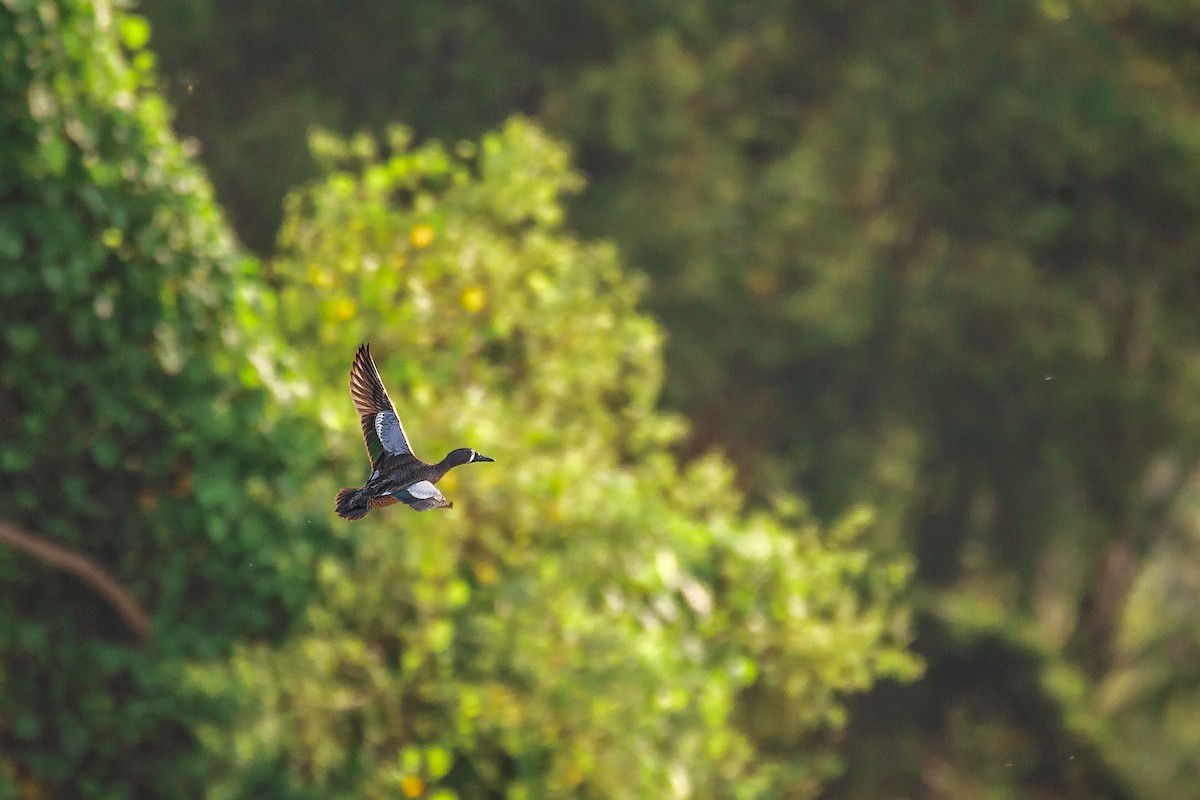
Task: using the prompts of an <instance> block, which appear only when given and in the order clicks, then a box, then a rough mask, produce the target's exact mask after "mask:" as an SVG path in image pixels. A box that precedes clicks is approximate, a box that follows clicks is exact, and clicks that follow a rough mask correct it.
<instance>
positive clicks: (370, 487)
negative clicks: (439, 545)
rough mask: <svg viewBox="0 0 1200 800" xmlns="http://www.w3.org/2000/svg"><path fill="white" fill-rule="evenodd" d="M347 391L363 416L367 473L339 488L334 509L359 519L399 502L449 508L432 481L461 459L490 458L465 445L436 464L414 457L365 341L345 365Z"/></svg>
mask: <svg viewBox="0 0 1200 800" xmlns="http://www.w3.org/2000/svg"><path fill="white" fill-rule="evenodd" d="M350 397H351V398H353V400H354V407H355V408H356V409H357V410H358V414H359V416H360V417H361V418H362V429H363V440H364V441H365V442H366V444H367V455H368V456H369V457H370V459H371V477H370V478H369V479H367V484H366V486H363V487H362V488H361V489H342V490H341V491H340V492H338V494H337V505H336V510H337V513H338V516H340V517H344V518H345V519H361V518H362V517H365V516H366V515H367V512H368V511H372V510H374V509H376V508H383V507H384V506H390V505H393V504H395V503H404V504H405V505H407V506H408V507H409V508H412V509H414V510H415V511H429V510H430V509H434V508H450V507H451V506H453V505H454V504H453V503H451V502H450V501H449V500H447V499H446V498H445V496H444V495H443V494H442V493H441V492H440V491H438V488H437V487H436V486H434V484H435V483H437V482H438V481H440V480H441V479H442V478H443V477H444V476H445V475H446V473H447V472H449V471H450V470H452V469H454V468H455V467H458V466H461V465H463V464H470V463H473V462H476V461H494V460H495V459H492V458H488V457H487V456H484V455H480V454H479V453H476V452H475V451H474V450H472V449H471V448H469V447H460V448H458V449H457V450H451V451H450V452H449V453H447V454H446V457H445V458H443V459H442V460H441V461H439V462H438V463H436V464H426V463H425V462H424V461H422V460H420V459H419V458H417V457H416V456H415V455H414V454H413V451H412V445H410V444H409V443H408V436H407V435H406V434H405V433H404V426H403V425H402V424H401V423H400V417H399V416H398V415H397V414H396V408H395V406H393V405H392V401H391V400H390V399H389V398H388V393H387V389H385V388H383V381H382V380H381V379H380V378H379V370H378V369H377V368H376V367H375V361H374V360H372V358H371V348H370V346H369V345H365V344H364V345H360V346H359V348H358V352H357V353H355V354H354V364H353V365H351V367H350Z"/></svg>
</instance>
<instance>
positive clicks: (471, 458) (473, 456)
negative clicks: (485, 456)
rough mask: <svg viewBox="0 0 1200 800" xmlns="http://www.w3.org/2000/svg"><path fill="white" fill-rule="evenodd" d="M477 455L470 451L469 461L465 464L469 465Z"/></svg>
mask: <svg viewBox="0 0 1200 800" xmlns="http://www.w3.org/2000/svg"><path fill="white" fill-rule="evenodd" d="M477 455H479V454H478V453H476V452H475V451H474V450H472V451H471V457H470V458H469V459H467V463H468V464H470V463H471V462H472V461H474V460H475V456H477Z"/></svg>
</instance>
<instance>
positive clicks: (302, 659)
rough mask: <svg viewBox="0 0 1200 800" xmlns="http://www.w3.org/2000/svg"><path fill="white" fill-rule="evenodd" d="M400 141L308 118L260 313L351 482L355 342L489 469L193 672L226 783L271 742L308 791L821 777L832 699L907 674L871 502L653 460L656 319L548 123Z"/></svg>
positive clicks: (730, 792)
mask: <svg viewBox="0 0 1200 800" xmlns="http://www.w3.org/2000/svg"><path fill="white" fill-rule="evenodd" d="M390 139H391V149H390V151H389V152H388V153H387V154H385V155H384V156H382V157H379V156H376V155H375V154H374V153H373V149H374V148H373V146H372V145H371V143H370V141H369V140H367V139H359V140H356V141H353V142H340V141H337V140H336V139H332V138H329V137H325V136H320V137H317V138H316V139H315V142H314V144H315V146H316V149H317V151H318V154H319V156H320V157H321V159H322V160H323V161H324V162H325V163H326V164H327V167H326V168H327V170H328V173H327V175H326V176H325V177H324V178H323V179H322V180H321V181H320V182H318V183H316V184H315V185H313V186H312V187H310V188H307V189H305V190H302V191H299V192H296V193H294V194H293V195H292V196H291V197H290V199H289V201H288V217H287V221H286V223H285V225H284V228H283V232H282V235H281V242H282V246H283V249H282V252H281V254H280V256H279V258H277V259H276V260H275V262H274V263H273V264H272V282H273V289H272V291H270V292H264V293H263V294H261V296H259V297H257V298H252V299H251V301H250V302H251V306H250V307H251V308H253V309H257V313H254V314H251V313H249V312H247V318H251V317H254V318H257V319H260V320H277V324H278V327H279V333H280V335H281V336H282V338H283V339H284V341H285V342H286V343H287V349H288V350H289V352H291V353H292V354H293V355H294V357H295V358H296V360H297V362H298V363H301V364H303V368H304V369H303V371H304V374H305V375H307V376H309V378H310V382H309V383H308V385H307V386H308V388H309V391H301V392H298V393H297V394H298V395H299V396H301V397H298V399H297V400H296V401H295V402H296V403H297V404H299V406H300V407H301V408H304V409H306V411H308V412H311V413H312V414H314V415H316V416H319V417H320V418H321V419H323V420H325V421H326V424H327V425H328V429H329V441H328V450H329V452H330V453H331V454H333V455H334V456H335V458H336V465H337V468H336V472H337V473H338V474H339V475H340V476H341V478H340V481H341V482H342V484H343V485H344V484H349V483H354V482H357V480H358V479H359V477H360V476H362V475H364V474H365V472H366V466H367V465H366V464H365V463H364V462H363V460H362V459H363V452H362V448H361V443H360V441H359V438H360V437H359V431H358V425H357V419H356V417H355V416H354V414H353V413H352V408H351V404H350V401H349V399H348V398H347V396H346V394H347V393H346V370H347V364H348V361H349V357H350V354H351V353H352V352H353V349H354V347H355V346H356V345H357V344H358V343H359V342H360V341H362V340H371V341H372V343H373V352H374V353H375V356H376V359H377V362H378V364H379V367H380V370H381V372H382V374H383V376H384V379H385V381H386V382H387V384H388V388H389V391H390V393H391V396H392V398H393V400H394V401H395V402H396V403H397V405H398V407H399V410H400V413H401V414H402V415H403V416H404V417H405V419H406V422H407V424H406V427H407V429H408V432H409V435H410V436H411V437H412V438H413V440H414V443H415V445H416V446H417V449H418V451H419V452H420V453H422V454H424V455H425V457H426V458H438V457H440V455H441V453H442V452H445V451H446V450H448V449H450V448H451V447H453V446H456V445H460V444H463V443H470V444H471V446H474V447H477V448H479V450H480V451H481V452H485V453H487V454H488V455H491V456H493V457H495V459H496V463H495V464H485V465H482V466H468V467H464V468H462V469H459V470H457V471H455V472H454V473H451V475H450V476H447V478H446V479H445V480H443V482H442V487H443V488H444V490H445V492H446V494H447V495H448V496H449V497H450V498H451V499H452V500H454V501H455V508H454V509H453V511H450V512H446V513H437V514H433V513H431V514H420V515H418V514H412V513H407V512H405V511H404V510H400V512H399V513H396V512H395V511H394V510H392V511H386V512H382V513H376V514H372V515H370V516H368V517H367V519H366V520H365V521H364V522H362V523H356V524H355V525H354V527H353V535H354V537H355V540H356V541H357V542H358V543H359V549H358V551H357V553H356V555H355V557H354V558H352V559H349V560H343V559H337V558H332V557H328V558H323V559H321V560H320V561H319V563H318V565H317V574H318V576H319V580H320V584H321V590H320V592H319V593H318V595H317V596H318V597H319V599H317V600H315V601H314V602H313V603H312V605H311V606H310V609H309V614H308V620H307V625H306V626H305V628H304V629H303V630H302V631H300V632H299V633H298V635H297V636H295V637H294V638H292V639H290V640H289V641H288V642H287V643H285V644H283V645H282V646H280V647H270V646H256V645H248V646H244V647H241V648H239V649H238V652H237V654H236V656H235V658H234V660H233V664H232V667H231V668H228V669H227V668H224V667H213V666H209V667H206V668H200V669H197V670H195V671H194V672H193V674H192V680H193V681H194V683H195V685H196V686H198V687H209V686H211V687H214V689H215V690H216V691H217V692H218V693H219V692H220V690H221V687H223V686H225V685H227V684H228V683H229V682H230V681H233V682H236V683H237V684H238V686H239V693H240V694H242V695H243V696H245V697H246V698H247V706H246V708H245V711H244V713H245V720H244V723H243V726H242V727H239V729H238V731H237V732H236V734H235V735H234V736H232V737H231V736H230V735H229V732H228V731H227V730H224V729H222V728H220V727H211V728H210V729H208V730H207V732H206V733H205V734H204V735H203V739H204V741H205V742H206V744H207V745H208V746H209V747H210V748H212V749H213V750H214V751H216V752H218V753H223V754H224V758H225V759H227V763H228V767H227V772H228V775H229V776H230V777H229V779H228V780H226V781H225V782H224V783H222V784H221V785H220V786H218V787H216V788H215V789H214V795H215V796H239V795H240V794H243V793H248V792H249V791H250V789H249V788H248V787H247V784H246V783H245V775H246V774H247V768H248V767H249V766H251V765H254V764H264V763H280V764H283V765H286V774H287V775H289V776H290V778H289V779H288V780H289V781H290V783H291V784H293V785H296V786H304V787H305V788H306V790H308V791H311V792H313V793H314V795H315V796H320V797H361V796H402V795H407V796H417V795H419V794H421V793H422V792H425V793H426V794H425V796H436V797H445V798H449V797H460V798H484V797H500V796H504V797H514V798H520V797H530V798H534V797H647V798H650V797H662V796H664V795H672V796H681V797H761V796H775V795H779V794H785V795H787V796H791V797H808V796H813V795H814V794H815V793H816V790H817V789H818V787H819V786H820V784H821V782H822V781H823V780H824V779H825V778H827V777H828V775H829V774H830V773H831V771H832V770H834V769H835V768H836V761H835V760H834V759H833V757H832V751H831V749H830V745H831V743H832V741H833V734H834V733H835V732H836V731H837V730H838V729H839V728H840V727H841V726H842V724H843V723H844V709H843V704H842V702H843V697H844V695H845V694H846V693H847V692H852V691H857V690H861V689H864V688H866V687H868V686H870V685H871V684H872V683H873V682H875V681H876V680H878V679H879V678H880V677H881V676H893V677H911V676H912V675H913V674H914V672H915V663H914V661H913V659H912V658H911V657H910V656H909V655H908V654H907V653H906V652H905V650H904V644H905V636H906V622H905V614H904V611H903V608H902V607H901V606H899V605H898V604H897V602H896V593H897V592H898V591H899V590H900V588H901V587H902V586H903V584H904V582H905V579H906V575H907V569H906V567H905V562H904V561H903V560H902V559H881V558H877V557H875V556H874V555H873V554H872V553H871V551H870V549H869V548H868V547H867V545H866V541H865V539H864V533H865V531H866V530H867V529H868V528H869V526H870V524H871V521H870V514H869V513H868V512H866V511H862V510H860V511H854V512H851V513H850V514H848V515H847V516H846V517H845V518H843V519H841V520H840V521H839V522H837V523H836V524H834V525H832V526H830V527H828V528H827V529H825V530H821V529H819V528H818V527H817V526H816V525H815V524H814V523H813V522H811V521H810V520H809V519H808V518H807V517H806V515H804V514H803V513H801V512H800V511H799V510H798V509H796V508H793V507H792V506H793V505H794V502H792V501H787V502H783V501H781V502H783V505H782V506H781V507H780V508H778V509H776V510H775V511H774V512H773V513H771V514H766V513H759V514H754V515H750V516H747V515H746V514H745V513H744V512H743V511H742V500H741V497H740V494H739V492H738V490H737V489H736V488H735V487H734V486H733V481H732V474H731V472H730V470H729V468H728V466H727V465H726V464H724V463H723V462H722V461H721V460H720V459H718V458H715V457H709V458H704V459H700V460H698V461H696V462H695V463H693V464H692V465H690V466H688V467H687V468H686V469H684V468H681V467H680V466H679V465H678V464H677V463H676V461H675V459H674V458H673V457H672V456H670V455H669V454H668V450H667V448H668V447H669V446H670V444H671V443H672V442H673V441H675V440H676V439H677V438H678V436H679V435H680V432H681V426H680V424H679V421H678V420H677V419H675V418H673V417H670V416H667V415H664V414H663V413H662V412H660V411H657V410H656V408H655V404H656V401H657V396H658V392H659V378H660V376H659V371H660V358H661V357H660V340H659V332H658V330H657V328H656V326H655V325H654V324H653V323H652V322H651V321H650V320H649V319H648V318H647V317H645V316H644V315H642V314H641V313H639V312H638V311H637V308H636V304H637V301H638V297H639V286H638V281H636V280H633V279H631V278H630V276H629V274H628V273H627V272H626V271H625V270H624V269H622V267H621V265H620V262H619V261H618V259H617V257H616V254H615V251H614V249H613V248H612V247H611V246H610V245H608V244H604V243H590V242H581V241H579V240H577V239H575V238H574V237H573V236H572V235H571V234H570V233H569V232H568V231H567V230H566V229H565V228H564V227H563V223H562V218H563V209H562V206H561V202H562V200H561V198H562V196H563V194H564V193H567V192H570V191H573V190H576V189H577V188H578V185H579V178H578V176H577V175H576V174H575V173H573V172H572V171H571V170H570V169H569V167H568V160H567V155H566V152H565V151H564V149H563V148H562V147H561V146H560V145H558V144H556V143H554V142H553V141H552V140H550V139H549V138H547V137H546V136H545V134H543V133H541V132H540V130H539V129H538V128H537V127H536V126H534V125H532V124H531V123H529V122H528V121H525V120H521V119H515V120H512V121H510V122H509V123H508V124H506V125H505V126H504V128H503V130H502V131H500V132H498V133H494V134H489V135H487V136H485V137H484V138H483V139H482V141H481V142H480V143H479V144H478V145H475V144H471V143H464V144H460V145H458V146H457V147H456V148H454V150H453V152H450V151H447V150H446V149H445V148H443V147H442V146H441V145H439V144H437V143H429V144H426V145H423V146H420V147H416V148H413V147H410V146H408V144H407V136H406V134H405V133H404V132H403V131H400V130H397V131H393V133H392V135H391V137H390ZM268 327H269V324H267V323H264V330H263V332H262V335H264V336H267V335H269V334H270V330H267V329H266V328H268ZM336 486H337V484H336V483H331V482H330V481H329V480H328V478H327V477H321V478H320V479H319V480H316V481H314V486H313V487H312V489H311V491H312V492H314V493H318V492H319V493H322V494H323V495H324V496H327V497H332V494H333V491H334V489H335V488H336ZM256 796H262V795H261V794H256Z"/></svg>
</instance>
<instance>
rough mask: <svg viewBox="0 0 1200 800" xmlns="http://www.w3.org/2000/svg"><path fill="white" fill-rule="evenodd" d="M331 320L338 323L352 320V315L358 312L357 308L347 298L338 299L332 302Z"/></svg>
mask: <svg viewBox="0 0 1200 800" xmlns="http://www.w3.org/2000/svg"><path fill="white" fill-rule="evenodd" d="M332 311H333V318H334V319H335V320H337V321H338V322H345V321H346V320H348V319H353V317H354V313H355V312H356V311H358V306H357V305H355V304H354V301H353V300H351V299H350V298H349V297H339V298H338V299H337V300H335V301H334V302H333V309H332Z"/></svg>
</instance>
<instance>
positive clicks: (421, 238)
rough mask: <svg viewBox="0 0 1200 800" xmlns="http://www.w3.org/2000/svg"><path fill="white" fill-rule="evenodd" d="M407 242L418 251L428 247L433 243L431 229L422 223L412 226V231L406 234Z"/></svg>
mask: <svg viewBox="0 0 1200 800" xmlns="http://www.w3.org/2000/svg"><path fill="white" fill-rule="evenodd" d="M408 240H409V241H410V242H412V246H413V247H415V248H417V249H418V250H420V249H422V248H425V247H429V245H430V243H431V242H432V241H433V228H431V227H430V226H428V225H426V224H424V223H421V224H420V225H414V226H413V229H412V230H411V231H410V232H409V234H408Z"/></svg>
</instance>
